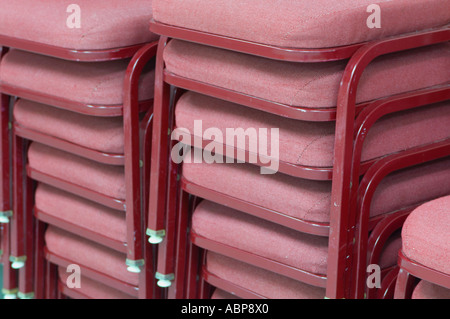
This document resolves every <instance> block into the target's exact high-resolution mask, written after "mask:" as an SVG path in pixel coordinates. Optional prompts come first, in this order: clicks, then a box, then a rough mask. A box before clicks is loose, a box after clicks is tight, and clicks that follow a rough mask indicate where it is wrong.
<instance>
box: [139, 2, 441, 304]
mask: <svg viewBox="0 0 450 319" xmlns="http://www.w3.org/2000/svg"><path fill="white" fill-rule="evenodd" d="M289 4H290V5H286V4H283V5H279V4H278V5H277V9H276V10H274V3H273V2H271V1H265V2H264V3H261V2H257V1H250V2H246V3H245V5H244V4H243V3H240V2H237V1H235V2H233V3H230V2H229V1H228V2H227V3H225V2H223V1H218V2H215V3H214V5H213V6H212V5H211V3H210V2H206V1H203V2H202V1H195V2H190V1H187V2H186V3H183V4H180V3H176V2H174V1H157V0H156V1H155V2H154V10H155V11H154V14H155V15H154V22H153V23H152V25H151V30H152V31H154V32H155V33H158V34H160V35H162V37H161V40H160V45H159V51H158V57H157V69H156V87H157V88H158V89H157V91H156V92H155V110H154V131H153V139H154V141H158V142H159V143H158V144H156V143H153V149H152V173H151V184H150V198H151V200H150V204H149V208H150V210H149V223H148V229H147V234H148V235H149V236H150V241H151V242H153V243H161V244H160V249H159V254H160V258H158V260H159V261H160V263H159V267H158V273H157V276H158V278H159V279H161V280H162V283H164V284H168V282H167V280H170V279H171V278H173V276H174V260H175V259H174V258H173V256H174V255H175V254H176V253H174V252H175V251H176V250H179V249H180V248H179V247H177V246H176V245H175V244H174V243H175V239H174V237H175V235H174V234H175V233H176V232H177V231H178V233H179V229H180V228H178V230H177V229H176V228H175V227H179V226H176V223H175V222H174V220H176V218H177V217H176V216H175V211H176V209H174V203H175V202H176V201H175V200H174V197H172V196H175V195H174V194H176V193H177V192H176V189H177V186H176V180H177V169H176V168H175V167H174V165H172V166H171V160H170V151H169V150H170V146H171V142H170V137H169V136H170V135H168V134H167V132H169V133H170V132H171V130H173V129H174V128H176V127H177V125H178V124H177V123H176V120H177V115H176V112H177V109H175V110H173V106H174V105H175V103H174V104H171V103H170V96H171V94H170V92H171V86H172V89H174V88H175V89H176V92H177V94H176V96H177V97H179V96H181V93H182V91H184V90H187V91H194V92H197V93H201V94H204V95H208V96H210V97H214V98H218V99H221V100H226V101H228V102H231V103H235V104H239V105H242V106H246V107H250V108H253V109H258V110H260V111H264V112H268V113H273V114H275V115H278V116H282V117H286V118H290V119H293V120H300V121H310V122H333V121H335V122H336V123H335V125H336V126H335V128H334V133H335V134H334V136H335V141H334V146H332V149H333V151H334V159H331V161H330V160H329V161H328V164H325V165H324V166H322V167H321V166H320V165H318V166H308V165H306V164H300V165H298V163H295V162H294V163H289V162H280V171H281V172H283V173H287V174H289V175H293V176H295V177H301V178H304V179H311V180H331V179H332V181H333V185H332V190H331V201H330V202H331V203H333V205H331V212H330V216H331V218H330V220H329V224H327V225H323V224H319V225H318V224H316V223H312V224H311V223H308V222H305V221H300V222H299V223H296V222H295V221H292V220H290V218H289V217H286V216H282V215H281V214H275V213H274V212H273V211H269V210H265V211H264V210H262V209H259V208H258V209H257V208H255V207H252V208H249V207H247V209H244V208H243V207H244V206H245V204H244V203H239V204H237V202H238V201H234V202H233V205H234V206H235V207H234V208H236V206H239V207H240V208H239V209H240V210H245V211H246V212H251V214H254V215H258V216H260V217H263V218H266V219H269V220H271V221H276V222H277V223H281V224H283V225H284V226H286V225H289V226H290V227H292V228H296V229H297V230H301V231H306V232H309V233H313V234H315V235H322V236H323V235H329V238H330V256H329V257H330V258H329V261H330V262H329V265H328V267H329V269H330V271H329V272H328V273H329V274H330V277H329V278H327V285H329V286H328V288H329V291H328V292H327V296H328V297H331V298H340V297H344V296H345V295H346V292H344V290H345V289H346V288H345V286H346V285H345V282H346V280H347V278H346V276H345V273H346V269H349V268H348V267H347V266H348V265H347V264H346V263H347V262H348V261H349V259H348V258H346V257H347V256H348V254H349V251H347V248H348V245H347V242H351V239H350V238H347V235H348V234H349V232H348V230H349V229H351V228H352V225H353V223H354V222H353V220H352V218H353V215H352V214H351V213H350V214H349V217H348V218H347V216H342V215H344V214H347V212H349V211H350V206H351V205H350V202H351V200H350V199H351V194H352V193H354V192H355V190H356V189H357V186H358V183H357V182H356V183H355V182H353V181H354V180H356V181H358V179H359V176H360V174H362V173H364V171H365V170H367V168H368V167H369V165H370V161H369V162H365V163H364V164H365V165H362V167H361V169H357V170H355V171H353V170H352V166H351V165H350V164H351V163H353V147H354V132H356V131H357V130H358V128H359V127H364V121H365V120H366V119H367V118H371V119H372V120H378V119H379V118H380V117H381V116H383V115H385V114H387V113H389V112H391V108H393V109H396V110H395V111H394V110H392V112H396V111H400V110H405V109H408V108H414V107H418V106H423V105H426V104H432V103H436V102H441V101H444V100H446V99H448V97H449V96H448V93H449V91H448V90H449V87H448V74H444V73H445V72H443V70H442V69H441V71H442V73H441V72H439V70H438V69H439V68H440V67H437V69H436V70H437V72H430V73H427V74H428V75H431V74H433V75H434V76H436V75H438V74H439V73H441V75H442V78H441V79H438V78H435V79H434V80H436V82H434V80H431V78H430V77H428V76H425V77H423V78H422V77H420V78H422V79H424V78H427V80H431V82H428V83H424V82H422V83H420V84H419V83H418V82H416V83H414V84H413V83H411V82H409V80H411V79H413V78H416V79H417V78H418V77H416V76H412V77H410V76H408V75H407V74H408V73H409V72H412V73H411V75H412V74H414V75H417V72H419V73H420V72H421V71H422V72H423V71H425V70H426V69H427V68H428V67H430V66H431V65H435V66H437V65H438V64H439V62H438V63H437V64H434V62H437V61H438V60H439V59H438V60H435V59H434V58H431V56H428V57H429V58H430V59H428V58H425V55H426V54H427V53H428V54H431V52H432V51H433V50H434V49H438V50H439V48H440V49H442V50H443V51H442V52H441V53H442V54H443V55H442V56H441V57H442V60H441V63H443V65H445V64H446V63H448V62H446V60H447V58H446V57H445V56H446V55H447V53H446V51H447V50H448V49H447V48H446V46H447V45H448V44H443V45H442V46H440V45H438V46H435V47H434V48H431V47H428V48H423V49H419V50H412V49H415V48H418V47H422V46H428V45H431V44H436V43H439V42H446V41H448V39H449V29H448V27H446V26H445V25H446V24H447V23H448V21H447V20H448V18H445V17H444V16H443V15H442V14H441V13H439V10H441V9H443V8H445V6H446V4H445V3H444V1H434V2H433V4H431V5H430V3H428V2H427V3H426V4H425V2H424V1H419V2H415V3H414V5H413V6H411V4H410V3H407V4H406V2H398V1H397V2H396V3H395V4H393V3H391V2H390V3H388V4H387V3H384V2H383V1H381V2H380V4H381V7H382V9H383V12H384V13H383V14H385V17H386V18H387V19H388V20H389V21H390V26H389V27H388V28H387V29H385V30H383V32H386V33H383V35H382V36H383V38H381V34H380V33H379V32H378V31H379V30H378V31H377V30H373V31H374V32H373V33H370V32H367V30H365V22H366V18H367V11H366V10H365V9H366V8H367V5H369V4H366V5H365V6H364V8H363V7H362V5H361V6H356V7H355V6H354V3H351V2H350V1H344V2H339V3H336V2H330V1H328V2H327V1H323V2H314V4H312V3H311V2H307V1H298V2H297V3H295V4H292V3H289ZM185 5H188V6H189V7H184V6H185ZM206 5H207V9H206ZM292 6H294V8H293V7H292ZM405 7H407V9H406V10H408V12H410V13H411V14H412V15H414V14H415V15H417V14H420V15H421V16H422V15H423V14H424V12H425V20H422V21H424V24H421V23H420V25H419V24H417V22H416V21H414V22H412V21H409V22H408V21H405V20H403V18H399V15H398V12H400V11H402V12H403V10H405ZM183 8H184V9H183ZM187 8H189V10H188V9H187ZM305 9H308V10H305ZM249 10H250V11H249ZM423 10H425V11H423ZM181 11H183V12H181ZM318 11H320V12H322V11H325V12H326V14H323V15H321V16H320V17H321V19H317V12H318ZM250 12H251V14H250ZM269 12H270V15H269V14H268V13H269ZM387 12H388V13H387ZM263 16H264V17H268V16H270V17H274V19H276V21H277V23H276V24H275V23H272V24H273V25H272V24H271V23H270V21H269V20H270V19H269V20H268V19H261V17H263ZM313 16H314V17H316V18H314V19H312V18H311V17H313ZM337 16H339V18H337ZM343 16H344V18H342V17H343ZM244 17H245V18H244ZM277 17H283V18H282V19H281V20H280V19H277ZM363 18H364V19H363ZM218 21H220V23H218ZM249 21H252V22H251V23H250V24H251V25H252V26H251V27H250V26H249V24H248V23H249ZM273 21H275V20H273ZM278 21H283V23H278ZM300 21H301V22H300ZM425 21H426V22H425ZM261 24H264V27H258V28H255V26H256V25H261ZM341 24H342V25H341ZM245 25H248V26H249V27H248V28H245V27H243V26H245ZM267 25H271V27H269V28H268V27H266V26H267ZM318 25H320V26H321V27H320V28H318V27H317V26H318ZM355 25H360V27H358V28H357V27H355ZM340 28H343V30H346V32H344V33H345V34H341V33H340V36H338V37H337V36H336V34H335V33H334V30H339V29H340ZM432 28H437V29H434V30H429V29H432ZM243 29H246V30H245V31H244V30H243ZM331 29H332V30H333V31H330V30H331ZM349 29H351V31H350V30H349ZM261 30H264V32H261ZM418 30H422V32H419V33H416V32H413V33H409V34H408V32H412V31H418ZM297 32H298V33H297ZM309 32H310V33H309ZM268 33H269V35H268ZM332 34H333V35H332ZM305 35H307V36H305ZM169 39H170V40H169ZM274 39H277V40H274ZM181 40H182V41H181ZM371 41H372V42H371ZM405 50H411V51H409V52H401V53H396V54H393V55H388V54H389V53H393V52H399V51H405ZM421 53H424V54H425V55H424V56H423V58H424V60H422V59H420V58H417V57H418V56H416V57H414V55H415V54H421ZM385 55H386V56H385ZM380 56H383V57H381V58H379V59H377V58H378V57H380ZM349 58H350V61H348V59H349ZM403 59H405V61H409V62H407V63H405V64H403V63H402V62H400V61H401V60H403ZM373 60H376V61H374V62H373V63H371V62H372V61H373ZM395 60H397V63H396V62H395ZM419 60H420V61H422V62H424V67H421V66H419V64H420V62H419ZM380 61H381V62H380ZM413 61H414V62H413ZM425 61H426V62H425ZM433 61H434V62H433ZM417 63H419V64H417ZM369 64H370V65H369ZM425 65H426V66H425ZM431 68H433V67H431ZM428 70H429V69H428ZM363 73H364V74H363ZM377 75H378V76H379V77H377ZM397 76H398V77H399V78H398V80H394V78H395V77H397ZM432 77H433V76H432ZM438 77H439V75H438ZM375 79H377V80H375ZM391 80H393V82H390V81H391ZM340 83H341V85H340ZM400 83H401V84H404V85H405V86H404V87H400V86H398V84H400ZM439 85H440V87H437V88H436V87H435V86H439ZM299 88H300V89H299ZM377 90H379V91H378V93H376V91H377ZM180 91H181V92H180ZM406 91H415V92H409V93H405V92H406ZM318 92H320V94H318ZM396 94H399V95H397V96H396V97H390V98H389V99H386V100H380V101H377V102H374V103H372V104H370V106H369V107H368V105H369V103H370V102H371V101H373V100H376V99H380V98H384V97H386V96H391V95H396ZM186 95H187V94H186ZM186 95H182V96H181V98H180V100H179V102H178V103H181V101H182V99H183V98H185V96H186ZM193 96H194V94H191V95H190V96H189V98H187V97H186V98H185V100H184V102H185V103H188V102H189V101H192V100H194V97H193ZM204 99H205V100H206V99H207V98H206V97H205V98H204ZM198 100H199V99H197V101H198ZM186 101H188V102H186ZM209 101H212V100H209ZM205 104H206V103H205ZM217 105H223V106H226V107H228V106H230V105H232V104H230V103H228V104H226V103H223V104H220V103H219V102H217ZM394 105H399V106H398V108H397V107H393V106H394ZM236 108H237V107H236ZM364 108H366V109H370V110H372V111H374V110H375V109H377V110H378V112H379V111H380V110H382V111H381V113H380V112H379V113H378V114H376V113H377V111H374V113H372V114H370V115H368V114H365V117H360V118H359V122H357V121H355V116H356V115H357V114H358V113H360V112H361V110H362V109H364ZM217 109H220V107H218V108H217ZM387 110H388V111H387ZM383 112H384V113H383ZM174 114H175V116H174ZM300 121H299V123H300ZM321 124H323V123H320V124H318V127H320V125H321ZM325 126H326V125H323V127H325ZM219 127H221V126H219ZM323 129H324V130H326V129H325V128H323ZM319 130H320V129H319ZM364 136H365V135H364ZM305 140H306V138H305ZM311 140H313V139H311ZM204 142H206V143H207V142H208V141H204ZM206 143H205V144H206ZM305 144H306V145H307V143H305ZM362 144H363V143H362V142H361V145H362ZM291 145H292V144H291ZM247 155H248V154H247ZM359 155H360V154H359ZM372 159H373V158H372ZM315 160H317V158H315ZM355 160H356V161H357V162H358V163H359V162H360V160H361V158H358V157H357V158H356V159H355ZM330 163H331V165H330ZM327 165H328V166H327ZM203 173H204V172H202V174H203ZM348 185H352V186H351V187H348ZM182 188H183V190H185V191H186V192H188V193H191V194H193V195H196V196H200V197H202V198H208V199H210V198H211V197H214V201H219V202H221V203H222V204H226V205H230V203H231V201H230V198H225V197H221V199H220V200H219V197H220V196H218V195H217V194H213V192H209V193H208V190H207V189H206V188H204V189H202V190H201V191H200V189H199V188H197V189H195V185H193V184H190V183H186V182H185V181H182ZM181 196H183V195H181ZM241 202H242V201H241ZM247 206H249V205H247ZM166 212H167V213H166ZM343 212H344V213H343ZM294 224H295V225H294ZM181 236H182V235H181ZM161 241H162V242H161ZM337 247H344V248H342V249H338V248H337ZM175 273H176V271H175ZM174 289H175V290H177V291H180V290H179V287H177V288H174Z"/></svg>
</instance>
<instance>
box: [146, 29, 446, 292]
mask: <svg viewBox="0 0 450 319" xmlns="http://www.w3.org/2000/svg"><path fill="white" fill-rule="evenodd" d="M151 30H152V31H153V32H155V33H159V34H162V35H163V36H162V37H161V39H160V45H159V50H158V55H157V66H156V79H155V84H156V92H155V112H154V121H155V122H154V131H153V138H154V141H159V143H160V144H158V145H156V144H155V143H154V144H153V149H152V173H151V185H150V198H151V200H150V205H149V207H150V210H149V225H148V228H147V234H148V235H150V236H159V237H161V238H163V237H164V236H168V233H169V228H173V225H172V224H173V222H172V220H173V218H174V217H173V215H172V213H171V210H170V209H168V208H167V207H168V206H167V205H173V204H171V203H173V200H170V199H168V197H169V196H170V194H172V195H173V187H174V186H171V184H172V182H171V181H170V179H171V178H172V179H173V178H174V177H175V178H176V174H175V173H173V171H174V170H173V169H169V167H170V163H169V158H168V152H167V151H168V145H170V144H171V143H170V142H169V137H168V134H167V132H168V131H169V132H170V129H171V126H170V124H171V120H170V113H171V108H173V103H170V101H169V100H170V97H171V95H170V85H172V86H176V87H181V88H182V89H188V90H192V91H196V92H200V93H203V94H207V95H210V96H214V97H218V98H222V99H226V100H229V101H231V102H235V103H240V104H243V105H245V106H249V107H254V108H258V109H262V110H265V111H268V112H271V113H275V114H278V115H281V116H289V115H290V116H292V117H294V118H297V119H303V120H314V121H330V120H334V119H336V120H337V127H336V135H337V138H336V145H335V165H334V167H333V194H334V196H333V202H334V207H332V214H331V216H332V220H331V223H330V224H331V225H335V226H331V227H330V228H331V230H332V231H330V264H329V269H330V271H329V272H328V273H331V274H343V273H345V269H346V260H345V259H346V257H347V255H348V253H347V251H346V249H347V248H346V245H343V244H342V243H346V242H348V238H347V230H348V229H349V227H350V225H351V223H350V222H351V221H350V219H348V220H347V217H345V216H341V212H343V211H348V209H347V207H346V205H347V203H348V201H349V195H350V189H349V188H348V187H347V186H346V185H350V180H351V179H350V180H349V178H350V176H351V172H352V167H351V166H349V165H348V163H351V161H350V162H349V161H348V158H349V157H350V159H351V158H352V152H351V148H352V146H353V130H354V121H355V116H356V114H357V112H359V111H360V110H361V109H362V108H363V107H364V106H366V105H364V106H362V107H360V108H357V107H356V103H355V100H356V88H357V85H358V81H359V79H360V77H361V74H362V73H363V71H364V69H365V68H366V66H367V65H368V64H369V63H370V62H371V61H373V60H374V59H375V58H376V57H378V56H381V55H384V54H388V53H392V52H398V51H403V50H408V49H412V48H416V47H421V46H425V45H431V44H435V43H439V42H444V41H448V40H449V37H450V30H449V29H448V28H446V29H441V30H434V31H427V32H424V33H421V34H409V35H403V36H400V37H396V38H395V37H393V38H389V39H384V40H381V41H376V42H373V43H370V44H366V45H364V44H362V45H358V46H350V47H341V48H335V49H329V50H328V49H325V50H317V51H316V50H287V51H285V56H284V58H280V55H279V54H280V52H282V51H283V48H278V49H274V48H273V47H270V48H268V47H267V46H264V45H260V44H256V43H249V42H246V41H239V40H236V39H231V38H226V37H221V36H216V35H211V34H206V33H202V32H198V31H192V30H186V29H182V28H177V27H171V26H167V25H161V24H158V23H152V24H151ZM168 37H173V38H179V39H183V40H189V41H192V42H197V43H201V44H206V45H211V46H215V47H220V48H224V49H231V50H235V51H240V52H245V53H250V54H256V55H260V56H265V57H267V58H272V59H274V58H275V59H276V58H278V59H284V60H289V61H297V62H299V61H303V62H318V61H331V60H336V59H345V58H350V57H351V59H350V61H349V63H348V65H347V68H346V71H345V73H344V76H343V81H342V85H341V89H340V93H339V98H338V103H337V108H334V109H328V110H325V112H319V113H318V114H316V113H314V112H308V111H309V110H306V109H302V108H293V107H287V106H283V105H280V104H277V103H272V102H270V101H263V100H261V99H257V98H256V99H255V98H254V97H249V96H247V95H244V94H240V93H237V92H232V91H229V90H226V89H222V88H217V87H213V86H210V85H207V84H205V83H199V82H195V81H192V80H189V79H183V78H181V77H178V76H174V75H172V74H169V73H168V72H166V71H165V69H164V61H163V59H162V52H163V49H164V47H165V45H166V44H167V42H168ZM274 52H276V53H274ZM336 52H338V53H336ZM293 56H295V57H296V58H293ZM287 110H288V111H289V112H288V111H287ZM166 148H167V149H166ZM327 173H328V175H330V174H329V172H327ZM303 177H305V176H303ZM167 184H168V185H169V186H168V188H165V185H167ZM184 186H185V187H186V188H187V186H186V184H184ZM190 186H192V185H190ZM166 189H168V190H169V191H168V193H169V195H167V193H166ZM189 191H192V187H190V188H189ZM227 204H229V202H228V201H227ZM166 210H168V215H171V216H169V217H166V216H164V212H165V211H166ZM344 217H345V218H344ZM165 223H167V225H166V224H165ZM172 240H173V239H172V238H166V240H165V241H163V243H162V244H161V245H160V246H161V247H160V248H163V249H164V250H167V249H168V248H167V247H164V246H169V249H168V250H169V251H170V250H171V249H172V250H173V249H174V248H173V247H174V246H173V243H171V241H172ZM159 254H160V255H159V258H158V260H159V261H162V262H163V263H165V265H162V268H163V271H162V272H160V271H158V273H159V274H160V275H161V276H160V277H161V278H165V276H167V277H166V278H173V274H171V275H170V274H169V269H170V268H171V267H173V264H171V262H170V257H168V255H170V254H168V255H166V258H161V257H162V256H161V254H164V253H161V252H160V253H159ZM167 258H169V259H167ZM164 260H169V262H167V261H164ZM159 269H160V267H158V270H159ZM158 273H157V274H158ZM167 274H168V275H167ZM332 277H333V279H332V280H331V281H330V286H329V287H330V288H329V291H328V292H327V295H328V297H330V298H340V297H343V296H344V295H345V293H344V288H343V287H344V284H343V283H344V280H346V279H344V276H339V275H333V276H332ZM332 287H335V288H332Z"/></svg>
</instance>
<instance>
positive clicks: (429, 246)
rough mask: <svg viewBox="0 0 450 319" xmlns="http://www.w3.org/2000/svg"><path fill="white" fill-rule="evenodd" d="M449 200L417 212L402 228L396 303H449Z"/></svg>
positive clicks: (448, 197) (433, 201)
mask: <svg viewBox="0 0 450 319" xmlns="http://www.w3.org/2000/svg"><path fill="white" fill-rule="evenodd" d="M449 212H450V196H445V197H441V198H438V199H435V200H432V201H430V202H427V203H425V204H423V205H421V206H419V207H418V208H416V209H415V210H414V211H413V212H412V213H411V214H410V215H409V216H408V217H407V218H406V221H405V223H404V225H403V228H402V249H401V251H400V252H399V267H400V270H399V275H398V278H397V282H396V287H395V298H397V299H410V298H412V299H450V269H449V264H450V263H449V261H450V260H449V247H448V242H449V216H450V215H449Z"/></svg>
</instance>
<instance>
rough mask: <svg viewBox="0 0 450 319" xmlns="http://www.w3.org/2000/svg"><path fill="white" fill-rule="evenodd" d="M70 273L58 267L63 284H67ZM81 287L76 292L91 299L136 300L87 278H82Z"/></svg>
mask: <svg viewBox="0 0 450 319" xmlns="http://www.w3.org/2000/svg"><path fill="white" fill-rule="evenodd" d="M69 275H70V272H69V273H68V272H66V270H65V269H64V267H58V276H59V279H60V281H61V282H62V283H63V284H66V283H67V279H69ZM80 283H81V286H80V287H79V288H78V287H77V288H72V289H75V290H76V292H78V293H80V294H82V295H84V296H86V298H89V299H134V298H133V297H132V296H130V295H128V294H126V293H123V292H121V291H120V290H117V289H114V288H111V287H108V286H106V285H104V284H102V283H100V282H98V281H95V280H92V279H91V278H88V277H86V276H81V278H80Z"/></svg>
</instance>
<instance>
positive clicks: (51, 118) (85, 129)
mask: <svg viewBox="0 0 450 319" xmlns="http://www.w3.org/2000/svg"><path fill="white" fill-rule="evenodd" d="M13 112H14V121H15V122H16V123H17V124H19V125H20V126H22V127H25V128H27V129H30V130H33V131H36V132H40V133H44V134H46V135H49V136H53V137H57V138H60V139H62V140H65V141H68V142H71V143H73V144H77V145H81V146H84V147H86V148H89V149H92V150H97V151H101V152H106V153H111V154H123V152H124V133H123V119H122V118H121V117H97V116H87V115H84V114H80V113H75V112H71V111H66V110H63V109H59V108H56V107H52V106H50V105H45V104H40V103H36V102H33V101H29V100H24V99H19V100H17V102H16V104H15V105H14V109H13Z"/></svg>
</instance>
